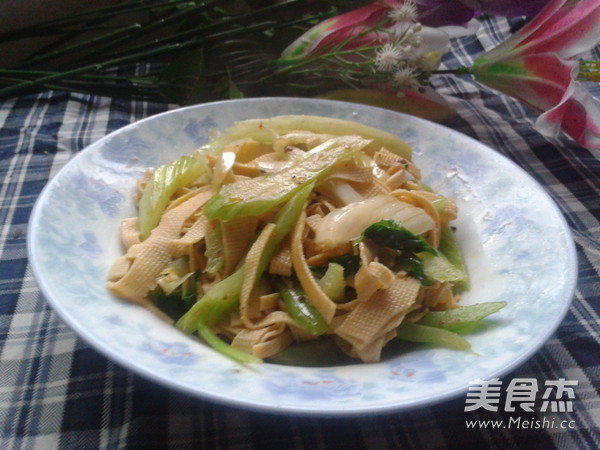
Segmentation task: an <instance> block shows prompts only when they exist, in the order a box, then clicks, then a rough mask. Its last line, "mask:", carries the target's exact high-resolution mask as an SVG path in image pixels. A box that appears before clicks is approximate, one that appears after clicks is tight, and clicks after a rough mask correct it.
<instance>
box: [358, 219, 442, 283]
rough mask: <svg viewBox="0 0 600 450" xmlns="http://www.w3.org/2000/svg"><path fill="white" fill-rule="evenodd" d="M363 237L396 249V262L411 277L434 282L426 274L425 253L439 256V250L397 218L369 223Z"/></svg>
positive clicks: (422, 281)
mask: <svg viewBox="0 0 600 450" xmlns="http://www.w3.org/2000/svg"><path fill="white" fill-rule="evenodd" d="M362 236H363V237H365V238H368V239H371V240H372V241H373V242H375V243H377V244H378V245H381V246H383V247H388V248H390V249H392V250H395V251H396V264H397V265H398V268H399V269H401V270H405V271H406V272H407V273H408V274H409V275H410V276H411V277H413V278H416V279H417V280H419V281H420V282H421V284H423V285H424V286H429V285H431V284H433V282H432V281H431V279H430V278H429V277H428V276H427V275H426V273H425V271H424V270H425V268H424V261H423V258H422V254H423V253H429V254H431V255H434V256H437V254H438V253H437V251H436V249H435V248H433V247H432V246H431V245H429V244H428V243H427V241H426V240H425V239H424V238H423V237H421V236H419V235H417V234H414V233H412V232H411V231H409V230H407V229H406V228H404V227H403V226H402V224H401V223H400V222H398V221H396V220H391V219H384V220H380V221H379V222H375V223H374V224H372V225H369V226H368V227H367V228H366V229H365V231H363V234H362Z"/></svg>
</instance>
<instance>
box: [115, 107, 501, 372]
mask: <svg viewBox="0 0 600 450" xmlns="http://www.w3.org/2000/svg"><path fill="white" fill-rule="evenodd" d="M411 156H412V155H411V148H410V147H409V146H408V145H407V144H406V143H405V142H404V141H402V140H401V139H400V138H398V137H397V136H395V135H393V134H390V133H387V132H384V131H381V130H378V129H375V128H372V127H368V126H366V125H363V124H359V123H355V122H350V121H345V120H340V119H332V118H325V117H317V116H277V117H272V118H266V119H254V120H248V121H243V122H239V123H237V124H236V125H234V126H233V127H231V128H230V129H228V130H225V131H224V132H222V133H221V134H220V135H218V136H217V137H216V138H214V139H212V140H211V141H210V142H209V143H208V144H206V145H204V146H203V147H201V148H200V149H198V150H196V151H195V152H193V153H192V154H190V155H186V156H182V157H180V158H179V159H177V160H175V161H172V162H170V163H167V164H165V165H163V166H160V167H158V168H156V169H154V170H151V171H148V172H147V173H146V175H145V176H144V178H143V179H141V180H140V181H139V184H138V189H137V194H136V199H137V206H138V215H137V216H136V217H133V218H128V219H125V220H124V221H123V222H122V226H121V241H122V243H123V247H124V251H125V253H124V255H122V256H121V257H120V258H118V259H117V260H116V261H115V262H114V264H113V266H112V268H111V270H110V271H109V274H108V282H107V287H108V289H109V290H110V292H112V293H113V294H114V295H116V296H118V297H121V298H123V299H127V300H130V301H132V302H135V303H137V304H140V305H142V306H144V307H146V308H148V309H150V310H152V311H153V312H155V313H156V314H157V315H159V316H160V317H162V318H165V319H166V320H172V321H175V324H176V326H177V327H178V328H179V329H180V330H182V331H183V332H185V333H189V334H192V333H198V335H199V336H201V337H202V338H203V339H204V340H205V341H206V342H207V343H208V344H209V345H211V346H213V347H214V348H215V349H216V350H218V351H220V352H222V353H223V354H225V355H227V356H229V357H231V358H234V359H236V360H238V361H241V362H258V361H260V360H263V359H265V358H274V357H275V358H276V357H277V356H278V355H281V354H285V352H286V350H287V349H288V348H290V347H293V346H295V345H296V344H298V343H307V342H308V343H310V342H320V341H325V340H327V341H333V342H335V344H336V345H337V347H338V348H339V349H341V350H342V351H343V352H345V353H346V354H347V355H349V356H351V357H352V358H355V359H357V360H360V361H363V362H376V361H379V360H380V358H381V353H382V349H383V348H384V347H385V346H386V344H388V343H389V342H390V341H391V340H393V339H396V338H400V339H403V340H406V341H413V342H425V343H429V344H434V345H443V346H447V347H451V348H455V349H462V350H468V349H469V344H468V342H467V341H466V340H465V339H464V338H463V337H462V336H461V333H463V332H466V331H469V330H470V329H472V328H473V327H474V326H476V324H477V323H478V322H479V321H480V320H481V319H482V318H484V317H486V316H487V315H489V314H491V313H493V312H495V311H497V310H498V309H500V308H501V307H502V306H503V304H501V303H487V304H486V303H483V304H480V305H472V306H468V307H460V306H459V300H460V293H461V292H462V291H464V290H465V289H468V285H469V279H468V274H467V271H466V268H465V264H464V262H463V260H462V256H461V254H460V250H459V247H458V245H457V243H456V240H455V238H454V233H453V231H452V228H451V227H452V225H451V224H452V221H453V220H454V219H456V217H457V214H458V210H457V207H456V204H455V202H454V201H453V200H452V199H450V198H446V197H444V196H442V195H439V194H437V193H435V192H433V191H432V190H431V189H429V188H428V187H427V186H426V185H424V184H423V183H422V181H421V174H420V170H419V168H418V167H417V166H416V165H415V164H414V163H413V162H412V158H411Z"/></svg>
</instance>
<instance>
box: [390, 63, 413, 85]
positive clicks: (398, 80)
mask: <svg viewBox="0 0 600 450" xmlns="http://www.w3.org/2000/svg"><path fill="white" fill-rule="evenodd" d="M393 81H394V86H396V87H397V88H398V89H411V90H417V89H419V81H418V80H417V70H416V69H415V68H414V67H411V66H403V67H400V68H399V69H398V70H396V72H395V73H394V80H393Z"/></svg>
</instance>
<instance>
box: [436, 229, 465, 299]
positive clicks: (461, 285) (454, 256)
mask: <svg viewBox="0 0 600 450" xmlns="http://www.w3.org/2000/svg"><path fill="white" fill-rule="evenodd" d="M438 251H439V252H440V253H441V254H442V255H444V256H445V257H446V259H447V260H448V262H449V263H450V264H452V265H453V266H454V267H455V268H456V269H457V270H458V271H460V272H462V273H463V274H464V275H463V277H462V278H461V279H459V280H456V281H455V283H454V286H455V288H457V290H458V291H459V292H462V291H466V290H468V289H469V284H470V283H469V273H468V272H467V266H466V265H465V261H464V259H463V256H462V253H461V251H460V247H459V246H458V242H456V237H455V236H454V233H453V232H452V230H451V229H450V227H442V236H441V239H440V245H439V246H438Z"/></svg>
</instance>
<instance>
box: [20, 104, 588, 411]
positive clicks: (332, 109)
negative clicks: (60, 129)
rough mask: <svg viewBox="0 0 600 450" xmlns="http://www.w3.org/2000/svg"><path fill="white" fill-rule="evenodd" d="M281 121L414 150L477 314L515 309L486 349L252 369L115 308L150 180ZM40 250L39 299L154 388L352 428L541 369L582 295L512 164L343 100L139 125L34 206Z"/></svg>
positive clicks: (548, 207) (34, 238)
mask: <svg viewBox="0 0 600 450" xmlns="http://www.w3.org/2000/svg"><path fill="white" fill-rule="evenodd" d="M280 114H312V115H321V116H327V117H338V118H342V119H348V120H354V121H358V122H363V123H365V124H367V125H371V126H375V127H378V128H381V129H384V130H387V131H390V132H393V133H396V134H398V135H399V136H400V137H402V138H403V139H405V140H406V141H407V142H409V143H410V144H411V145H412V146H413V149H414V160H415V161H416V163H417V164H418V166H419V167H420V168H421V170H422V173H423V179H424V182H425V183H427V184H428V185H430V186H431V187H432V188H433V189H435V190H437V191H439V192H440V193H442V194H444V195H446V196H451V197H453V198H454V199H455V200H456V201H457V204H458V207H459V211H460V213H459V219H458V220H457V221H456V222H455V226H456V229H457V237H458V240H459V243H460V245H461V247H462V249H463V252H464V253H465V258H466V261H467V266H468V269H469V272H470V275H471V279H472V288H471V290H470V291H469V292H467V293H465V294H464V296H463V299H462V303H463V304H472V303H479V302H489V301H505V302H507V304H508V305H507V307H506V308H504V309H503V310H502V311H500V312H499V313H497V314H495V315H494V316H492V317H491V318H490V319H488V320H487V322H486V323H487V326H486V329H484V330H481V331H479V332H477V333H474V334H471V335H469V336H468V340H469V341H470V342H471V344H472V349H473V352H461V351H455V350H447V349H439V348H438V349H434V348H426V347H419V346H415V347H414V349H412V350H410V351H408V352H406V353H404V354H402V355H399V356H396V357H394V358H391V359H389V360H386V361H383V362H380V363H375V364H357V365H348V366H334V367H321V368H310V367H308V368H307V367H296V366H282V365H275V364H269V363H264V364H259V365H251V366H243V365H240V364H238V363H235V362H233V361H231V360H229V359H227V358H225V357H223V356H222V355H220V354H218V353H216V352H215V351H213V350H212V349H211V348H209V347H207V346H205V345H204V344H203V343H202V342H200V341H199V340H196V339H193V338H190V337H189V336H186V335H183V334H181V333H180V332H179V331H178V330H176V329H175V328H174V327H172V326H170V325H168V324H166V323H163V322H162V321H160V320H159V319H157V318H156V317H155V316H153V315H152V314H151V313H149V312H148V311H146V310H144V309H142V308H140V307H138V306H136V305H133V304H130V303H126V302H123V301H121V300H119V299H117V298H115V297H113V296H111V295H110V294H109V293H108V292H107V290H106V288H105V279H106V273H107V271H108V269H109V267H110V266H111V264H112V262H113V261H114V260H115V259H116V258H117V257H118V256H119V255H120V254H121V252H122V251H121V248H120V244H119V237H118V227H119V223H120V221H121V219H123V218H125V217H130V216H132V215H134V214H135V208H134V204H133V199H132V198H133V192H134V189H135V181H136V179H137V178H139V177H140V176H141V174H142V173H143V171H144V170H146V169H148V168H150V167H155V166H156V165H158V164H161V163H164V162H167V161H170V160H172V159H174V158H176V157H178V156H180V155H183V154H187V153H189V152H191V151H193V150H194V149H196V148H197V147H199V146H200V145H202V144H204V143H205V142H206V141H207V139H208V137H209V136H210V135H212V133H213V132H214V130H215V129H224V128H227V127H229V126H231V125H233V124H234V122H236V121H239V120H244V119H250V118H260V117H270V116H275V115H280ZM28 252H29V258H30V262H31V265H32V268H33V273H34V275H35V278H36V279H37V282H38V284H39V286H40V289H41V291H42V293H43V294H44V296H45V297H46V299H47V300H48V302H49V303H50V305H51V306H52V307H53V308H54V310H55V311H56V312H57V313H58V314H59V315H60V317H61V318H62V319H63V320H64V321H65V322H66V323H67V324H68V325H69V326H70V327H71V328H72V329H73V330H74V331H75V332H76V333H77V334H78V335H79V336H81V337H82V338H83V339H85V340H86V341H87V342H88V343H89V344H90V345H91V346H92V347H94V348H95V349H97V350H98V351H99V352H101V353H103V354H104V355H106V356H107V357H108V358H110V359H112V360H114V361H116V362H117V363H118V364H120V365H122V366H123V367H126V368H128V369H130V370H132V371H133V372H136V373H137V374H139V375H142V376H144V377H147V378H148V379H150V380H153V381H154V382H156V383H159V384H162V385H164V386H167V387H169V388H173V389H176V390H179V391H182V392H184V393H187V394H189V395H191V396H196V397H199V398H203V399H206V400H209V401H213V402H219V403H223V404H227V405H229V406H234V407H240V408H246V409H253V410H259V411H265V412H275V413H285V414H295V415H312V416H329V417H331V416H351V415H367V414H378V413H388V412H397V411H403V410H407V409H411V408H418V407H424V406H427V405H431V404H434V403H436V402H441V401H443V400H447V399H450V398H453V397H457V396H460V395H465V393H466V391H467V389H468V385H469V382H470V381H472V380H475V379H489V378H492V377H501V376H502V375H504V374H506V373H507V372H509V371H511V370H513V369H515V368H516V367H517V366H518V365H519V364H521V363H523V362H524V361H525V360H526V359H528V358H529V357H531V356H532V355H533V354H534V353H535V352H536V351H537V350H538V349H539V348H540V347H541V346H542V345H543V344H544V342H545V341H546V340H547V339H548V338H549V337H550V335H551V334H552V333H553V332H554V331H555V329H556V328H557V327H558V325H559V323H560V322H561V320H562V318H563V317H564V315H565V314H566V311H567V309H568V307H569V304H570V302H571V299H572V297H573V293H574V289H575V284H576V269H577V264H576V255H575V248H574V244H573V240H572V237H571V235H570V231H569V229H568V227H567V224H566V223H565V221H564V219H563V217H562V215H561V213H560V211H559V210H558V208H557V206H556V205H555V204H554V203H553V201H552V200H551V199H550V197H549V196H548V195H547V194H546V193H545V191H544V190H543V189H542V188H541V187H540V186H539V185H538V184H537V183H536V182H535V181H534V180H533V179H532V178H531V177H530V176H529V175H528V174H526V173H525V172H524V171H523V170H522V169H520V168H519V167H518V166H516V165H515V164H514V163H512V162H511V161H509V160H508V159H506V158H505V157H503V156H502V155H500V154H499V153H497V152H495V151H494V150H492V149H490V148H488V147H486V146H485V145H483V144H481V143H480V142H477V141H475V140H473V139H471V138H469V137H466V136H464V135H462V134H460V133H458V132H455V131H453V130H451V129H448V128H445V127H443V126H440V125H438V124H434V123H431V122H427V121H425V120H422V119H418V118H414V117H410V116H406V115H402V114H399V113H395V112H391V111H388V110H383V109H379V108H374V107H368V106H361V105H356V104H350V103H345V102H338V101H328V100H314V99H296V98H260V99H242V100H231V101H224V102H217V103H209V104H203V105H198V106H193V107H187V108H182V109H177V110H172V111H169V112H166V113H163V114H159V115H156V116H153V117H149V118H147V119H144V120H142V121H140V122H137V123H134V124H131V125H129V126H126V127H124V128H121V129H119V130H117V131H116V132H114V133H112V134H110V135H108V136H106V137H104V138H103V139H101V140H99V141H97V142H96V143H94V144H93V145H91V146H89V147H88V148H86V149H84V150H83V151H81V152H80V153H79V154H77V155H76V156H75V157H74V158H73V159H72V160H71V161H69V163H68V164H66V166H65V167H64V168H63V169H62V170H61V171H60V172H59V173H58V174H57V175H56V176H55V177H54V178H53V179H52V180H51V181H50V182H49V183H48V185H47V186H46V187H45V189H44V190H43V192H42V194H41V195H40V197H39V198H38V200H37V202H36V205H35V207H34V210H33V213H32V217H31V220H30V226H29V231H28Z"/></svg>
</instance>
